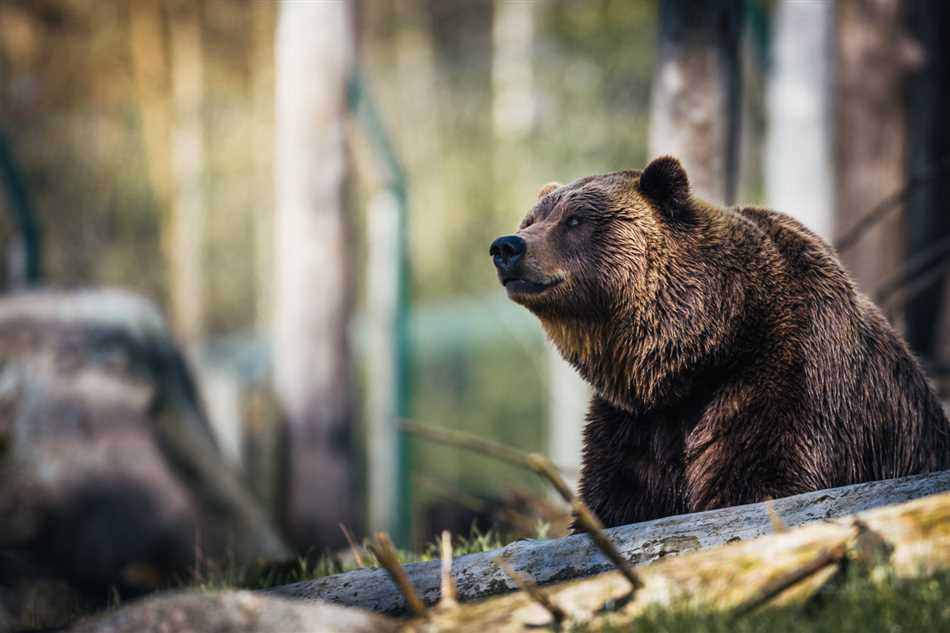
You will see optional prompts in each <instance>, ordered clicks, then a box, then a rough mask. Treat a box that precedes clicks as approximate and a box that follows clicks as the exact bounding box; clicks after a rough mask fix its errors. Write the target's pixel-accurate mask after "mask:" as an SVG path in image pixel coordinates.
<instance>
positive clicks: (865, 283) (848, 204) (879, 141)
mask: <svg viewBox="0 0 950 633" xmlns="http://www.w3.org/2000/svg"><path fill="white" fill-rule="evenodd" d="M835 6H836V19H835V35H834V37H835V41H836V42H837V51H836V52H837V55H836V59H835V85H834V92H835V106H834V107H835V111H834V115H833V116H834V121H833V129H834V141H833V142H834V148H833V155H834V170H835V172H834V178H835V204H834V206H835V220H836V224H837V232H838V233H839V234H840V233H842V232H843V231H845V230H847V229H848V228H849V227H851V226H852V225H853V224H854V223H855V222H856V221H857V220H858V219H859V218H860V217H861V216H862V215H863V214H865V213H867V212H868V210H870V209H871V208H873V207H874V206H875V205H877V204H878V203H879V202H880V201H881V200H883V199H884V198H886V197H887V196H889V195H891V194H892V193H894V192H895V191H897V190H898V189H900V188H901V187H902V185H903V184H904V181H905V164H906V156H907V126H906V119H905V114H906V113H905V106H904V101H903V100H902V99H900V98H896V95H900V94H901V93H902V90H903V88H904V86H905V82H906V80H907V71H908V70H909V68H911V67H912V66H913V65H914V64H915V63H916V62H917V61H918V58H919V51H918V50H917V49H916V47H915V46H914V45H913V43H912V41H911V40H910V38H909V37H908V35H907V32H906V29H905V26H904V21H903V10H904V9H903V7H904V3H902V2H900V1H899V0H853V1H851V2H841V3H837V4H836V5H835ZM902 236H903V230H902V227H901V220H900V217H899V216H898V215H897V214H891V215H890V216H888V217H887V218H885V219H884V220H882V221H880V222H878V223H877V224H876V225H875V226H874V227H873V228H871V229H870V230H869V231H868V232H867V233H866V234H865V235H864V236H863V237H862V239H861V242H860V245H859V246H858V247H856V248H850V249H847V250H844V251H842V252H841V258H842V260H843V262H844V264H845V266H846V267H847V268H848V270H850V271H851V273H852V274H853V275H854V277H855V280H856V281H857V283H858V286H859V287H860V288H861V289H862V290H863V291H864V292H867V293H873V292H874V291H875V289H876V288H877V287H878V285H879V284H880V283H881V282H882V281H883V280H884V278H885V277H886V276H887V275H889V274H890V273H891V272H893V271H894V270H895V269H896V268H897V266H898V264H899V261H900V257H901V244H902Z"/></svg>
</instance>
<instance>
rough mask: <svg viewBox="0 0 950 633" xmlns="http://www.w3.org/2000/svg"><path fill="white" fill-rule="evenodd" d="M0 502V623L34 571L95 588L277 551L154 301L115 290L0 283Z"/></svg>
mask: <svg viewBox="0 0 950 633" xmlns="http://www.w3.org/2000/svg"><path fill="white" fill-rule="evenodd" d="M0 517H3V520H2V521H0V629H2V628H3V627H2V623H3V621H4V618H5V617H6V618H7V619H8V620H14V621H15V620H17V618H18V616H17V615H16V613H18V612H19V613H22V612H23V611H24V610H25V609H28V608H29V605H25V604H24V603H23V595H24V591H33V590H34V589H35V587H36V586H39V585H41V584H42V583H43V582H49V581H52V582H54V583H63V582H65V583H66V584H67V585H68V586H69V587H72V588H74V589H75V590H76V592H77V595H79V596H86V597H91V599H92V600H93V601H95V600H96V599H98V598H101V599H104V598H105V597H106V596H107V595H108V593H109V592H112V591H115V590H118V591H119V592H120V593H122V594H123V595H134V594H137V593H142V592H146V591H150V590H152V589H155V588H158V587H163V586H168V585H169V584H171V583H174V582H178V581H180V580H181V579H183V578H187V577H189V576H190V574H191V573H192V572H193V571H194V570H195V569H196V568H198V569H201V568H207V567H208V566H209V565H213V564H218V565H224V564H229V565H232V566H244V565H252V564H255V563H257V562H259V561H275V560H283V559H286V558H288V557H289V552H288V550H287V548H286V547H285V545H284V544H283V542H282V541H281V539H280V537H279V536H278V535H277V533H276V531H275V530H274V528H273V527H272V525H271V523H270V521H269V520H268V518H267V517H266V516H265V515H264V513H263V512H262V511H261V509H260V507H259V506H258V504H257V503H256V502H255V501H254V499H252V498H251V497H250V496H249V495H248V494H247V492H246V491H245V489H244V486H243V484H242V482H241V480H240V478H239V476H238V473H237V472H236V471H235V470H234V469H233V467H232V466H230V465H229V464H228V463H227V462H226V461H225V460H224V459H223V458H222V457H221V455H220V454H219V451H218V449H217V447H216V446H215V442H214V438H213V436H212V433H211V431H210V429H209V426H208V422H207V419H206V417H205V415H204V412H203V410H202V405H201V400H200V397H199V394H198V390H197V388H196V386H195V383H194V381H193V379H192V377H191V374H190V372H189V370H188V367H187V364H186V362H185V360H184V357H183V355H182V354H181V353H180V352H179V351H178V350H177V348H176V346H175V345H174V343H173V341H172V340H171V338H170V336H169V334H168V331H167V329H166V328H165V326H164V324H163V321H162V318H161V316H160V314H159V313H158V311H157V310H156V309H155V308H154V307H153V306H152V305H151V304H150V303H148V302H147V301H145V300H143V299H141V298H139V297H137V296H135V295H131V294H129V293H126V292H122V291H116V290H108V291H84V292H75V293H66V292H63V293H58V292H41V293H30V294H24V295H18V296H13V297H8V298H3V299H0ZM66 602H68V601H66ZM80 602H81V599H80ZM70 604H71V603H70ZM4 608H6V614H4ZM11 613H12V615H11ZM53 620H54V621H55V620H56V618H53Z"/></svg>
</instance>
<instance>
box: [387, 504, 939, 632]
mask: <svg viewBox="0 0 950 633" xmlns="http://www.w3.org/2000/svg"><path fill="white" fill-rule="evenodd" d="M845 558H847V559H848V560H851V561H856V562H859V563H860V564H859V565H858V566H857V568H858V569H862V568H863V569H864V570H865V572H864V573H868V574H869V577H870V579H871V580H872V582H873V580H874V578H875V577H876V576H877V574H876V570H877V569H882V570H883V569H886V570H887V573H893V575H894V577H895V578H897V579H909V578H922V577H929V576H931V575H933V574H936V573H938V572H946V571H947V570H948V569H950V493H944V494H940V495H936V496H933V497H928V498H925V499H917V500H915V501H911V502H908V503H905V504H901V505H897V506H891V507H886V508H878V509H876V510H871V511H869V512H866V513H862V514H860V515H858V516H857V517H848V518H843V519H836V520H833V521H822V522H819V523H812V524H811V525H807V526H804V527H801V528H798V529H795V530H789V531H786V532H782V533H779V534H772V535H769V536H765V537H762V538H760V539H757V540H754V541H748V542H743V543H734V544H731V545H726V546H723V547H720V548H717V549H713V550H708V551H703V552H693V553H691V554H686V555H684V556H681V557H675V558H670V559H667V560H662V561H658V562H657V563H656V564H654V565H649V566H646V567H640V568H637V573H638V576H639V577H640V578H641V580H642V582H643V586H642V587H641V588H640V589H639V590H637V591H636V592H635V593H633V594H631V591H630V585H629V583H628V582H627V580H626V578H625V577H624V576H623V575H622V574H620V573H619V572H608V573H604V574H600V575H598V576H595V577H593V578H585V579H580V580H574V581H570V582H566V583H560V584H558V585H554V586H551V587H548V588H547V589H546V590H545V593H546V596H545V599H546V600H547V601H549V602H550V603H551V604H553V605H555V606H556V607H557V608H558V609H559V610H560V611H562V612H565V613H567V614H569V621H568V622H566V623H565V624H566V625H567V628H568V629H570V628H571V626H572V625H575V624H584V625H586V628H585V629H584V630H585V631H600V630H608V631H617V630H626V629H627V628H628V627H629V626H630V625H631V624H632V623H633V622H634V620H636V618H638V617H639V616H640V615H642V614H643V613H644V612H645V611H646V610H647V609H648V608H651V607H676V608H688V609H690V610H693V611H696V612H701V613H716V612H718V613H723V612H724V613H727V614H731V615H732V616H733V617H742V616H743V615H744V614H745V613H747V612H748V611H749V610H750V609H752V608H759V607H769V606H778V605H788V604H795V603H800V602H801V601H803V600H806V599H807V598H809V597H810V596H812V595H813V594H814V593H815V592H816V591H817V590H818V589H819V588H820V587H821V586H823V585H824V584H825V583H826V582H828V580H829V579H831V578H832V577H833V576H835V574H836V572H838V571H839V570H840V569H841V564H840V563H841V562H842V560H844V559H845ZM552 619H554V616H553V615H552V613H551V611H550V609H548V608H546V607H545V606H544V605H542V604H539V603H538V602H537V601H536V600H534V599H532V597H531V596H530V595H528V594H527V593H525V592H518V593H514V594H510V595H506V596H496V597H494V598H489V599H487V600H484V601H481V602H476V603H472V604H464V605H461V606H459V607H458V608H456V609H454V610H451V611H436V612H432V613H430V614H429V617H428V619H427V620H424V621H422V620H415V621H412V622H410V623H409V624H408V625H407V627H406V629H405V630H408V631H415V632H416V633H483V632H484V631H493V632H497V633H515V632H518V633H527V632H529V631H538V630H551V629H552V628H553V627H551V625H552ZM542 627H543V628H542Z"/></svg>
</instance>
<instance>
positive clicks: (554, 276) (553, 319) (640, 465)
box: [492, 157, 950, 526]
mask: <svg viewBox="0 0 950 633" xmlns="http://www.w3.org/2000/svg"><path fill="white" fill-rule="evenodd" d="M519 238H520V240H521V241H518V239H519ZM501 240H509V242H507V243H506V244H508V246H507V250H504V249H501V250H499V248H497V247H496V246H495V245H493V247H492V254H493V256H494V261H495V265H496V267H497V268H498V275H499V279H500V280H501V282H502V283H503V284H504V285H505V288H506V289H507V292H508V295H509V297H510V298H511V299H513V300H514V301H516V302H518V303H520V304H521V305H523V306H525V307H526V308H528V309H529V310H531V311H532V312H533V313H534V314H535V315H536V316H537V317H538V318H539V319H540V321H541V325H542V326H543V328H544V330H545V331H546V333H547V334H548V336H549V338H550V339H551V340H552V341H553V343H554V345H555V346H556V347H557V349H558V350H559V351H560V353H561V354H562V355H563V356H564V358H565V359H567V361H568V362H570V363H571V364H572V365H573V366H574V367H575V368H576V369H577V371H578V372H579V373H580V374H581V376H583V378H584V379H585V380H586V381H587V382H589V383H590V385H591V386H592V387H593V392H594V395H593V397H592V399H591V402H590V406H589V411H588V414H587V425H586V427H585V429H584V449H583V468H582V472H581V481H580V494H581V496H582V498H583V499H584V501H585V502H586V503H587V504H588V505H589V506H590V507H591V509H592V510H593V511H594V512H595V513H596V514H597V515H598V516H599V517H600V518H601V520H602V521H603V522H604V524H605V525H607V526H613V525H621V524H626V523H633V522H637V521H644V520H649V519H655V518H658V517H663V516H668V515H673V514H681V513H687V512H697V511H701V510H709V509H712V508H719V507H724V506H731V505H738V504H744V503H752V502H758V501H763V500H765V499H767V498H770V497H773V498H777V497H785V496H788V495H793V494H797V493H802V492H808V491H813V490H820V489H824V488H831V487H836V486H842V485H845V484H853V483H858V482H863V481H873V480H880V479H887V478H892V477H901V476H904V475H911V474H915V473H924V472H930V471H935V470H941V469H946V468H948V467H950V424H948V421H947V418H946V415H945V414H944V411H943V409H942V407H941V404H940V402H939V400H938V399H937V397H936V395H935V393H934V391H933V389H932V388H931V386H930V385H929V384H928V382H927V379H926V378H925V376H924V374H923V372H922V371H921V369H920V367H919V365H918V363H917V361H916V360H915V359H914V357H913V356H912V355H911V353H910V351H909V350H908V348H907V346H906V344H905V343H904V342H903V340H902V339H901V338H900V336H898V334H897V333H896V332H895V331H894V329H893V328H892V327H891V326H890V325H889V324H888V322H887V321H886V320H885V318H884V317H883V315H882V314H881V312H880V311H879V310H878V309H877V308H876V307H875V306H874V305H873V304H872V303H871V302H870V301H869V300H868V298H867V297H865V296H864V295H862V294H860V293H858V292H857V291H856V289H855V286H854V283H853V281H852V280H851V277H850V276H849V275H848V273H847V272H845V270H844V269H843V268H842V266H841V263H840V261H839V260H838V257H837V255H836V254H835V252H834V250H833V249H832V248H831V247H830V246H829V245H828V244H827V243H825V242H824V241H823V240H822V239H821V238H819V237H818V236H816V235H815V234H814V233H812V232H811V231H809V230H808V229H806V228H805V227H804V226H802V225H801V224H800V223H799V222H797V221H796V220H794V219H792V218H790V217H788V216H786V215H783V214H781V213H778V212H775V211H770V210H767V209H757V208H738V207H737V208H720V207H716V206H713V205H710V204H707V203H705V202H703V201H700V200H698V199H696V198H695V197H693V196H691V195H690V191H689V182H688V179H687V175H686V172H685V171H684V169H683V167H682V166H681V165H680V163H679V162H678V161H677V160H675V159H673V158H670V157H663V158H658V159H656V160H654V161H653V162H652V163H650V164H649V165H648V166H647V167H646V169H644V170H643V171H642V172H640V171H622V172H615V173H611V174H605V175H600V176H592V177H588V178H582V179H580V180H577V181H575V182H573V183H571V184H569V185H566V186H559V185H557V184H556V183H555V184H551V185H546V186H545V187H544V188H542V190H541V192H540V198H539V200H538V202H537V204H536V205H535V207H534V208H533V209H532V210H531V211H530V212H529V213H528V214H527V216H526V217H525V219H524V221H523V222H522V223H521V226H520V228H519V230H518V232H517V234H516V235H515V236H508V237H506V238H499V240H498V241H496V244H498V243H499V242H500V241H501ZM510 240H515V241H510ZM512 245H513V246H512ZM519 245H520V246H519Z"/></svg>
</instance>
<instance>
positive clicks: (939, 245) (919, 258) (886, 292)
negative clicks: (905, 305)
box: [871, 235, 950, 303]
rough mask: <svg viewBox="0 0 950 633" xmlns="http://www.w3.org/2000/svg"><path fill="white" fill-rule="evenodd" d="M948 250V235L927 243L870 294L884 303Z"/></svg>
mask: <svg viewBox="0 0 950 633" xmlns="http://www.w3.org/2000/svg"><path fill="white" fill-rule="evenodd" d="M948 252H950V235H947V236H944V237H943V238H942V239H940V240H938V241H936V242H934V243H933V244H929V245H928V246H927V247H926V248H924V249H923V250H922V251H919V252H918V253H916V254H915V255H914V256H913V257H911V258H910V259H908V260H907V261H906V262H904V265H903V266H901V267H900V269H899V270H898V271H897V272H896V273H895V274H893V275H891V276H890V277H889V278H888V279H886V280H885V281H884V282H882V283H881V285H879V286H878V287H877V289H875V291H874V292H873V293H872V294H871V296H873V297H874V299H875V301H877V302H878V303H884V302H885V301H887V299H888V298H889V297H890V296H891V295H893V294H895V293H896V292H897V291H899V290H900V289H901V288H903V287H906V285H907V284H908V283H912V282H914V281H915V280H916V279H918V278H919V277H920V276H921V274H926V273H927V272H928V266H931V265H933V264H934V263H939V261H940V259H939V258H940V257H942V256H944V255H946V254H947V253H948Z"/></svg>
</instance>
